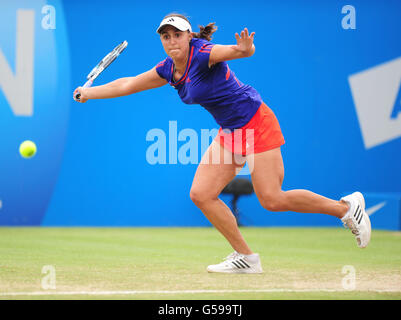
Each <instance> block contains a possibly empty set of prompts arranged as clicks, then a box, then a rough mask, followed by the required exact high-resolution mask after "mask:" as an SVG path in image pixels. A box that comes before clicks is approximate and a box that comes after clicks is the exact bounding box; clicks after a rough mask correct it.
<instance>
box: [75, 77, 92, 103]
mask: <svg viewBox="0 0 401 320" xmlns="http://www.w3.org/2000/svg"><path fill="white" fill-rule="evenodd" d="M92 84H93V80H88V81H86V82H85V84H84V85H83V86H82V87H83V88H89V87H91V86H92ZM80 97H81V94H80V93H77V94H76V95H75V100H77V101H79V98H80Z"/></svg>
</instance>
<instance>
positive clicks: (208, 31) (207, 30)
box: [163, 12, 217, 41]
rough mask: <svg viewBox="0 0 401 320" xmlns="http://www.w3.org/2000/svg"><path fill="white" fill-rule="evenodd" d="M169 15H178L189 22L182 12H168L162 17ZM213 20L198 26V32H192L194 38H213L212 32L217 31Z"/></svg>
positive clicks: (208, 39)
mask: <svg viewBox="0 0 401 320" xmlns="http://www.w3.org/2000/svg"><path fill="white" fill-rule="evenodd" d="M169 17H180V18H182V19H184V20H186V21H187V22H188V23H189V24H191V23H190V22H189V19H188V18H187V17H186V16H184V15H183V14H180V13H174V12H173V13H169V14H168V15H167V16H165V17H164V18H163V19H166V18H169ZM215 24H216V23H215V22H211V23H209V24H208V25H206V27H205V26H199V32H194V33H193V36H194V38H200V39H205V40H207V41H211V40H212V38H213V33H215V32H216V31H217V26H215Z"/></svg>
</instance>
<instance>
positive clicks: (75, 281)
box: [0, 227, 401, 300]
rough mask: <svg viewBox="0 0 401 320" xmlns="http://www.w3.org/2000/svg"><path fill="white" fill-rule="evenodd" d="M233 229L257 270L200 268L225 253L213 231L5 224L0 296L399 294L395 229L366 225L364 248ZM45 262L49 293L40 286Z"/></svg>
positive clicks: (332, 232)
mask: <svg viewBox="0 0 401 320" xmlns="http://www.w3.org/2000/svg"><path fill="white" fill-rule="evenodd" d="M241 232H242V233H243V235H244V237H245V239H246V240H247V242H248V243H249V244H250V246H251V248H252V249H253V250H254V251H255V252H258V253H259V254H260V255H261V258H262V264H263V268H264V273H263V274H261V275H245V274H243V275H241V274H239V275H234V274H229V275H225V274H209V273H207V272H206V266H207V265H209V264H215V263H218V262H221V261H222V259H223V258H224V257H226V256H227V255H228V254H230V253H231V252H232V249H231V247H230V246H229V245H228V243H227V242H226V241H225V239H224V238H223V237H222V236H221V235H220V234H219V233H218V231H217V230H215V229H214V228H20V227H18V228H5V227H3V228H0V252H1V253H0V299H7V300H10V299H152V300H156V299H163V300H164V299H167V300H170V299H171V300H176V299H188V300H191V299H198V300H206V299H207V300H211V299H238V300H242V299H246V300H254V299H257V300H261V299H286V300H288V299H401V233H400V232H389V231H377V230H373V231H372V240H371V243H370V245H369V246H368V247H367V248H366V249H359V248H358V247H357V245H356V241H355V239H354V237H353V235H352V234H351V233H350V231H349V230H346V229H342V228H241ZM44 266H53V267H54V270H55V281H56V282H55V283H56V289H48V290H45V289H43V288H42V283H43V281H44V279H45V278H46V277H47V276H48V274H43V273H42V268H43V267H44ZM344 266H352V268H354V270H355V289H354V290H345V289H344V287H343V281H344V280H343V279H344V278H345V277H347V276H348V275H349V274H345V273H342V271H343V267H344ZM347 270H348V269H347ZM46 279H47V278H46Z"/></svg>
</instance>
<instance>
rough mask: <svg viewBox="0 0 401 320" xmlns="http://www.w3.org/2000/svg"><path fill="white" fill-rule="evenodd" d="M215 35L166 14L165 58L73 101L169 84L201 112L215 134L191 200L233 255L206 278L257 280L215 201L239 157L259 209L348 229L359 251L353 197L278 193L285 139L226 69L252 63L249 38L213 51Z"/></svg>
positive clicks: (358, 210) (358, 211)
mask: <svg viewBox="0 0 401 320" xmlns="http://www.w3.org/2000/svg"><path fill="white" fill-rule="evenodd" d="M216 30H217V28H216V27H215V25H214V23H210V24H208V25H207V26H206V27H200V31H199V33H193V32H192V28H191V25H190V23H189V20H188V19H187V18H186V17H185V16H183V15H180V14H169V15H167V16H166V17H165V18H164V19H163V20H162V22H161V23H160V25H159V27H158V29H157V33H158V34H159V36H160V40H161V43H162V46H163V48H164V50H165V52H166V54H167V56H168V57H167V58H166V59H165V60H163V61H161V62H160V63H158V64H157V65H156V66H155V67H154V68H152V69H151V70H149V71H147V72H144V73H142V74H140V75H138V76H136V77H129V78H121V79H117V80H115V81H112V82H110V83H107V84H105V85H101V86H97V87H92V88H82V87H79V88H77V89H76V90H75V91H74V96H75V94H76V93H80V94H81V98H80V102H82V103H83V102H86V101H87V100H89V99H105V98H115V97H120V96H126V95H130V94H133V93H137V92H140V91H144V90H148V89H153V88H158V87H161V86H164V85H166V84H170V85H171V86H172V87H174V88H175V89H176V90H177V92H178V94H179V96H180V98H181V100H182V101H183V102H184V103H186V104H200V105H201V106H203V107H204V108H205V109H206V110H207V111H209V112H210V113H211V114H212V116H213V117H214V119H215V120H216V122H217V123H218V124H219V125H220V126H221V128H220V130H219V134H218V135H217V137H216V138H215V140H214V141H213V142H212V143H211V145H210V146H209V148H208V149H207V151H206V152H205V154H204V155H203V157H202V160H201V163H200V164H199V166H198V168H197V171H196V173H195V177H194V179H193V183H192V187H191V192H190V197H191V199H192V201H193V202H194V203H195V205H196V206H197V207H198V208H199V209H200V210H201V211H202V212H203V214H204V215H205V216H206V217H207V219H208V220H209V221H210V222H211V223H212V224H213V225H214V227H215V228H216V229H217V230H219V231H220V232H221V233H222V235H223V236H224V237H225V238H226V239H227V241H228V242H229V243H230V244H231V246H232V248H233V249H234V252H233V253H232V254H230V255H229V256H228V257H227V258H226V259H225V260H224V261H223V262H222V263H219V264H215V265H210V266H208V267H207V271H209V272H221V273H261V272H263V271H262V265H261V261H260V257H259V254H257V253H254V252H253V251H252V250H251V248H250V247H249V246H248V244H247V243H246V242H245V240H244V238H243V237H242V235H241V233H240V230H239V228H238V226H237V222H236V219H235V217H234V215H233V214H232V212H231V211H230V209H229V208H228V207H227V206H226V205H225V203H224V202H223V201H221V200H220V199H219V198H218V196H219V195H220V193H221V191H222V190H223V189H224V187H225V186H226V185H227V184H228V183H229V182H230V181H231V180H232V179H233V178H234V177H235V176H236V174H237V173H238V171H239V170H240V169H241V168H242V167H243V165H244V161H238V157H243V158H244V159H245V160H246V161H248V163H252V168H251V178H252V184H253V187H254V190H255V194H256V196H257V198H258V199H259V202H260V204H261V205H262V206H263V207H264V208H265V209H267V210H269V211H294V212H303V213H322V214H327V215H332V216H335V217H337V218H339V219H341V220H342V222H343V223H344V226H346V227H348V228H350V229H351V231H352V233H353V234H354V235H355V237H356V240H357V244H358V246H359V247H361V248H364V247H366V246H367V245H368V243H369V241H370V234H371V226H370V220H369V216H368V215H367V214H366V212H365V201H364V198H363V196H362V194H361V193H360V192H354V193H353V194H351V195H348V196H346V197H344V198H341V200H340V201H336V200H332V199H328V198H325V197H323V196H321V195H318V194H315V193H313V192H311V191H307V190H289V191H283V190H282V189H281V186H282V183H283V178H284V166H283V160H282V156H281V149H280V147H281V146H282V145H283V144H284V138H283V135H282V133H281V130H280V126H279V123H278V121H277V119H276V117H275V115H274V113H273V112H272V110H271V109H270V108H269V107H268V106H267V105H266V104H265V103H264V102H263V100H262V98H261V96H260V95H259V93H258V92H257V91H256V90H255V89H254V88H252V87H251V86H249V85H245V84H243V83H242V82H241V81H239V80H238V79H237V77H236V76H235V74H234V72H233V71H232V70H230V68H229V67H228V64H227V61H229V60H234V59H242V58H247V57H251V56H252V55H253V54H254V53H255V45H254V43H253V42H254V41H253V40H254V37H255V33H254V32H252V33H251V34H249V32H248V30H247V29H246V28H245V29H244V30H242V31H241V33H240V34H238V33H236V34H235V39H236V44H235V45H219V44H213V43H211V42H210V41H211V38H212V34H213V33H214V32H215V31H216ZM238 137H239V138H238ZM216 156H217V160H218V161H216Z"/></svg>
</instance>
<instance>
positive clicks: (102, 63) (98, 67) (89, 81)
mask: <svg viewBox="0 0 401 320" xmlns="http://www.w3.org/2000/svg"><path fill="white" fill-rule="evenodd" d="M127 45H128V42H127V41H123V42H121V43H120V44H119V45H118V46H117V47H115V48H114V49H113V51H111V52H110V53H109V54H108V55H107V56H105V57H104V58H103V59H102V60H101V61H100V62H99V63H98V64H97V65H96V67H94V68H93V69H92V71H91V72H89V74H88V76H87V77H86V79H87V81H86V82H85V84H84V85H83V87H84V88H88V87H90V86H92V84H93V81H94V80H95V79H96V78H97V77H98V76H99V74H101V73H102V72H103V71H104V70H105V69H106V68H107V67H108V66H109V65H110V64H111V63H112V62H113V61H114V60H115V59H116V58H117V57H118V56H119V55H120V53H121V52H123V50H124V49H125V48H126V47H127ZM80 97H81V94H80V93H77V94H76V95H75V97H74V98H75V100H77V101H79V98H80Z"/></svg>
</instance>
